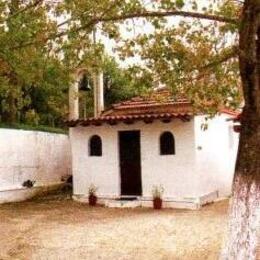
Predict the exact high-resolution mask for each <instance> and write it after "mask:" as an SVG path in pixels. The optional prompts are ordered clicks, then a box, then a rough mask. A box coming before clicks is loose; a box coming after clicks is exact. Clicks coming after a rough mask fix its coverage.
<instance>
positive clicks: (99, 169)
mask: <svg viewBox="0 0 260 260" xmlns="http://www.w3.org/2000/svg"><path fill="white" fill-rule="evenodd" d="M227 118H228V116H226V115H221V116H218V117H216V118H214V119H213V120H211V121H210V122H209V128H208V130H207V131H202V130H201V123H202V122H203V117H202V116H196V117H195V118H194V119H192V120H191V121H190V122H182V121H181V120H179V119H175V120H173V121H172V122H171V123H168V124H165V123H162V122H160V121H155V122H154V123H152V124H145V123H143V122H137V123H135V124H133V125H125V124H123V123H120V124H118V125H116V126H110V125H108V124H103V125H102V126H91V127H75V128H71V129H70V141H71V148H72V171H73V178H74V194H75V195H85V194H87V190H88V187H89V185H90V184H92V183H93V184H94V185H96V186H97V187H98V188H99V189H98V195H99V196H105V197H110V196H111V197H113V196H120V194H121V192H120V167H119V145H118V132H119V131H123V130H127V131H131V130H140V134H141V168H142V170H141V175H142V190H143V196H144V197H150V196H151V190H152V187H153V185H158V184H162V185H163V187H164V189H165V192H164V197H165V198H167V197H168V198H184V199H185V198H194V197H199V196H202V195H205V194H208V193H210V192H213V191H216V190H218V191H220V195H221V196H223V195H227V194H229V193H230V189H231V182H232V178H233V170H234V164H235V156H236V150H237V142H238V136H237V134H235V133H234V132H233V128H232V122H227V121H226V119H227ZM164 131H171V132H172V133H173V134H174V137H175V143H176V154H175V155H166V156H161V155H160V154H159V137H160V135H161V133H162V132H164ZM94 134H97V135H99V136H100V137H101V138H102V145H103V155H102V157H90V156H89V155H88V141H89V138H90V137H91V136H92V135H94Z"/></svg>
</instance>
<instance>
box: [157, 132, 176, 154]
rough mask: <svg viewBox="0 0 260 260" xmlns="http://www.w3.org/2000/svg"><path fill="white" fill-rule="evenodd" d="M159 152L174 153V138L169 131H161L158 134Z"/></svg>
mask: <svg viewBox="0 0 260 260" xmlns="http://www.w3.org/2000/svg"><path fill="white" fill-rule="evenodd" d="M160 154H161V155H167V154H175V140H174V136H173V134H172V133H171V132H163V133H162V134H161V136H160Z"/></svg>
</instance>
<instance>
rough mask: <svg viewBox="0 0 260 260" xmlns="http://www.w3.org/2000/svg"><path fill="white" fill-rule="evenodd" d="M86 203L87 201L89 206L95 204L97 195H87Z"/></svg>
mask: <svg viewBox="0 0 260 260" xmlns="http://www.w3.org/2000/svg"><path fill="white" fill-rule="evenodd" d="M88 203H89V206H96V204H97V196H95V195H89V196H88Z"/></svg>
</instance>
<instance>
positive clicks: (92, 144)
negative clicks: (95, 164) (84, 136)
mask: <svg viewBox="0 0 260 260" xmlns="http://www.w3.org/2000/svg"><path fill="white" fill-rule="evenodd" d="M89 155H90V156H102V140H101V138H100V137H99V136H98V135H93V136H92V137H91V138H90V139H89Z"/></svg>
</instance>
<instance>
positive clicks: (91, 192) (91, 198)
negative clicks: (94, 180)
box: [88, 184, 97, 206]
mask: <svg viewBox="0 0 260 260" xmlns="http://www.w3.org/2000/svg"><path fill="white" fill-rule="evenodd" d="M96 192H97V187H96V186H95V185H94V184H91V185H90V186H89V188H88V203H89V205H90V206H96V204H97V194H96Z"/></svg>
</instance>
